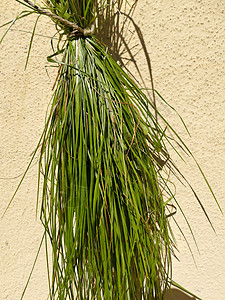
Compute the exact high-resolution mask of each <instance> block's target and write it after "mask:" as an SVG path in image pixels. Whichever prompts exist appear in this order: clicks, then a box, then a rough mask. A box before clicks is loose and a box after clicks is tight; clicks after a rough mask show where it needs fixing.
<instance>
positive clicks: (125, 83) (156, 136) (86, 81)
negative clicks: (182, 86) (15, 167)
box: [8, 0, 216, 300]
mask: <svg viewBox="0 0 225 300" xmlns="http://www.w3.org/2000/svg"><path fill="white" fill-rule="evenodd" d="M16 1H17V2H19V3H22V4H24V5H25V6H26V7H27V8H29V9H30V10H29V11H25V12H23V13H22V14H20V15H19V16H18V17H17V18H16V19H15V20H14V21H13V22H12V23H11V24H10V27H9V29H10V28H11V26H12V25H13V23H14V22H15V21H16V20H18V19H21V18H23V17H25V16H27V15H29V14H32V13H37V14H38V18H39V16H40V15H46V16H48V17H50V18H51V19H52V21H53V22H54V23H55V25H56V30H57V32H58V34H59V37H60V38H59V41H62V40H64V43H63V44H62V43H60V42H59V44H58V50H57V51H56V52H55V53H53V54H52V55H50V56H49V57H48V61H49V62H51V63H55V64H57V65H58V67H59V70H58V76H57V78H56V83H55V89H54V94H53V98H52V103H51V110H50V113H49V116H48V119H47V121H46V124H45V128H44V131H43V133H42V136H41V139H40V141H39V143H38V145H37V148H36V150H35V152H34V156H35V155H36V153H37V151H38V150H39V149H40V156H39V183H40V181H41V180H43V187H42V196H41V215H40V218H41V221H42V223H43V226H44V238H45V239H46V247H47V244H50V245H51V250H52V255H53V256H52V260H51V265H52V270H49V265H50V264H49V262H48V260H49V258H48V257H47V264H48V271H49V274H48V277H49V296H50V299H85V300H86V299H163V298H164V296H165V291H166V290H167V289H168V288H169V287H170V285H171V283H173V284H175V283H174V282H173V281H172V278H171V268H172V265H171V264H172V261H171V256H172V255H173V251H174V241H173V234H172V230H171V227H170V224H169V217H170V216H172V214H173V213H171V212H170V210H169V205H171V204H170V201H171V200H172V199H174V200H175V202H176V203H177V206H178V207H179V208H180V205H179V203H178V202H177V200H176V198H175V197H174V194H173V192H172V191H171V189H170V184H169V182H168V180H167V179H166V176H167V173H168V170H170V172H171V171H172V172H176V173H178V174H179V175H180V177H181V179H183V180H185V178H184V177H183V175H182V174H181V173H180V172H179V170H178V169H177V168H176V166H175V165H174V163H173V161H172V160H171V158H170V155H169V153H168V151H167V147H166V145H170V146H172V148H173V149H174V150H175V151H176V152H178V150H177V148H176V147H175V146H174V145H176V144H174V143H173V140H174V139H171V137H170V136H169V135H168V133H167V131H168V130H167V129H169V130H170V132H172V134H173V138H174V137H175V139H176V140H177V143H178V144H179V145H180V146H181V147H180V149H181V148H183V149H184V151H186V152H187V153H188V154H189V155H191V156H192V154H191V152H190V150H189V149H188V148H187V146H186V145H185V144H184V142H183V141H182V139H181V138H180V137H179V136H178V134H177V133H176V131H175V130H174V129H173V128H172V127H171V126H170V124H169V123H168V122H167V120H166V119H165V118H164V117H163V115H162V114H161V113H160V112H159V111H158V110H157V109H156V107H155V105H154V103H152V102H151V100H149V99H148V97H147V96H146V95H145V93H143V91H142V89H140V88H139V87H138V86H137V84H135V83H134V81H133V80H131V78H130V77H129V76H128V75H127V73H126V72H125V71H124V70H123V69H122V68H121V67H120V66H119V65H118V64H117V62H116V61H115V60H114V59H113V58H112V56H111V54H110V53H109V50H108V48H107V47H106V46H105V45H104V44H103V43H101V42H100V41H99V40H98V38H97V37H96V36H95V28H96V27H98V24H99V19H98V18H99V16H101V18H102V17H103V16H104V17H106V14H105V11H106V9H107V11H112V10H113V9H114V7H115V5H118V6H119V7H121V5H122V1H120V2H119V3H116V2H114V1H97V0H96V1H93V0H83V1H80V0H46V1H44V4H42V6H39V5H36V4H33V3H32V2H30V1H29V0H21V1H19V0H16ZM36 23H37V22H36ZM35 28H36V24H35ZM9 29H8V30H9ZM34 31H35V29H34ZM34 31H33V34H32V39H33V36H34ZM32 39H31V40H32ZM29 53H30V51H29ZM59 57H61V58H60V59H59ZM28 58H29V54H28ZM27 61H28V60H27ZM162 100H163V99H162ZM156 116H157V117H156ZM34 156H33V158H34ZM33 158H32V160H33ZM32 160H31V162H32ZM31 162H30V164H31ZM30 164H29V165H28V168H27V170H28V169H29V167H30ZM199 169H200V167H199ZM200 171H201V169H200ZM26 172H27V171H26ZM26 172H25V174H24V176H25V175H26ZM24 176H23V178H24ZM203 176H204V175H203ZM41 177H42V179H41ZM23 178H22V180H21V182H22V181H23ZM204 179H205V180H206V178H205V177H204ZM206 182H207V180H206ZM20 184H21V183H20ZM20 184H19V186H20ZM188 184H189V183H188ZM207 184H208V182H207ZM19 186H18V188H19ZM208 186H209V184H208ZM190 188H191V186H190ZM209 188H210V186H209ZM38 189H39V188H38ZM191 189H192V188H191ZM192 190H193V189H192ZM210 190H211V188H210ZM16 191H17V190H16ZM211 192H212V190H211ZM194 193H195V192H194ZM14 195H15V194H14ZM212 195H213V197H214V198H215V196H214V194H213V192H212ZM195 196H196V198H197V200H198V201H199V203H200V205H201V207H202V209H203V211H204V213H205V215H206V217H207V218H208V220H209V222H210V219H209V217H208V215H207V213H206V211H205V209H204V207H203V206H202V204H201V202H200V200H199V198H198V197H197V195H196V193H195ZM13 198H14V196H13ZM13 198H12V200H13ZM12 200H11V201H12ZM215 200H216V199H215ZM181 211H182V210H181ZM182 213H183V212H182ZM184 217H185V215H184ZM210 223H211V222H210ZM188 225H189V224H188Z"/></svg>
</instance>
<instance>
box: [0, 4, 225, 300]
mask: <svg viewBox="0 0 225 300" xmlns="http://www.w3.org/2000/svg"><path fill="white" fill-rule="evenodd" d="M0 4H1V10H0V25H1V24H3V23H4V22H6V21H8V20H11V19H12V18H13V17H14V16H16V15H17V13H18V12H20V11H21V10H22V8H21V6H20V5H19V4H17V3H16V2H15V1H14V0H9V1H6V0H0ZM224 9H225V8H224V2H223V1H218V0H217V1H216V0H188V1H187V0H173V1H168V0H155V1H152V0H139V1H138V4H137V8H136V10H135V13H134V16H133V20H134V21H135V22H136V23H137V25H138V26H139V27H140V28H141V30H142V33H143V37H144V41H145V45H146V47H147V50H148V52H149V55H150V58H151V62H152V68H153V76H154V82H155V87H156V89H157V90H158V91H159V92H160V93H161V94H162V95H163V96H164V97H165V98H166V100H167V101H168V102H169V103H170V104H171V105H173V106H174V107H175V108H176V109H177V111H178V112H179V113H180V114H181V115H182V117H183V118H184V120H185V122H186V124H187V126H188V128H189V131H190V133H191V138H190V137H189V136H188V134H187V133H186V132H185V130H184V129H183V127H182V124H181V122H180V121H179V119H178V117H177V116H176V114H174V113H172V111H168V108H166V107H165V105H162V104H160V102H159V100H158V102H157V105H158V107H159V108H160V109H161V110H163V111H164V113H165V115H166V116H167V118H168V119H169V121H170V122H171V123H172V125H174V126H176V128H177V130H178V132H179V133H180V134H181V135H182V136H183V138H184V140H185V142H186V143H187V144H188V146H189V147H190V149H191V150H192V152H193V153H194V155H195V157H196V159H197V160H198V162H199V163H200V165H201V167H202V169H203V171H204V172H205V174H206V175H207V178H208V180H209V182H210V183H211V186H212V188H213V190H214V192H215V194H216V196H217V198H218V200H219V202H220V205H221V207H222V209H223V210H224V211H225V200H224V194H225V185H224V179H225V117H224V116H225V76H224V75H225V12H224ZM34 20H35V19H34V17H29V18H27V19H24V20H22V21H19V22H18V24H17V25H16V26H15V27H14V29H17V30H14V31H11V32H9V33H8V35H7V37H6V38H5V40H4V42H3V43H2V45H1V46H0V141H1V144H0V145H1V146H0V191H1V193H0V213H1V214H2V212H3V211H4V209H5V207H6V206H7V204H8V202H9V200H10V198H11V196H12V194H13V191H14V190H15V188H16V187H17V185H18V183H19V180H20V178H21V177H18V176H19V175H21V174H22V173H23V172H24V170H25V168H26V166H27V164H28V162H29V159H30V157H31V154H32V151H33V150H34V149H35V146H36V144H37V142H38V139H39V137H40V134H41V131H42V128H43V124H44V117H45V111H46V108H47V105H48V103H49V100H50V97H51V88H52V86H53V83H54V78H55V72H56V70H54V69H52V68H48V69H47V71H48V73H49V76H48V74H47V72H46V68H45V67H46V66H47V65H48V64H47V62H46V56H47V55H49V54H50V53H51V48H50V39H49V38H46V37H40V36H39V37H38V36H36V37H35V40H34V43H33V48H32V53H31V58H30V63H29V66H28V68H27V70H26V71H24V65H25V61H26V54H27V51H28V47H29V39H30V34H29V33H24V32H20V31H18V30H28V31H32V27H33V25H34ZM129 29H130V31H131V32H128V33H127V34H131V33H132V32H134V29H133V27H132V26H131V25H130V26H129ZM37 32H38V33H40V34H42V35H49V36H51V34H52V33H53V32H54V28H53V27H52V26H51V25H50V24H49V23H48V20H47V19H46V18H45V17H43V18H41V19H40V22H39V24H38V28H37ZM3 33H4V28H0V36H2V35H3ZM130 46H135V47H134V48H132V49H133V50H132V51H133V54H135V59H136V61H137V63H138V66H139V67H140V70H141V73H142V76H143V78H144V81H145V83H146V85H147V86H148V85H149V74H148V68H147V64H146V60H145V56H144V53H143V51H141V46H140V43H139V41H138V38H137V35H136V34H134V37H133V38H132V39H131V41H130ZM128 67H129V68H131V70H132V71H133V72H134V73H135V74H136V75H137V76H138V74H137V70H136V69H135V68H134V65H133V63H130V64H128ZM175 161H176V163H177V164H178V166H179V167H180V168H181V169H182V171H183V172H184V173H185V174H186V176H187V178H188V180H189V181H190V182H191V184H192V185H193V187H194V188H195V190H196V191H197V192H198V194H199V197H200V198H201V199H202V202H203V204H204V205H205V208H206V209H207V212H208V214H209V216H210V218H211V220H212V222H213V225H214V227H215V230H216V234H215V233H214V232H213V231H212V229H211V227H210V226H209V224H208V223H207V221H206V218H205V217H204V215H203V213H202V212H201V209H200V207H199V205H198V203H197V202H196V200H195V198H194V196H193V195H192V194H191V192H190V191H189V190H188V189H185V188H184V187H183V186H182V185H181V184H179V183H178V184H177V198H178V199H179V202H180V204H181V205H182V208H183V210H184V212H185V214H186V215H187V217H188V220H189V221H190V224H191V226H192V228H193V231H194V234H195V237H196V240H197V243H198V246H199V251H200V254H199V253H198V251H197V249H196V247H195V245H194V242H193V240H192V238H191V235H190V232H189V230H188V228H187V225H186V224H185V222H184V220H183V218H182V216H181V214H180V213H177V215H176V218H177V220H178V221H179V224H180V226H181V227H182V230H183V231H184V233H185V234H186V236H187V238H188V241H189V243H190V246H191V248H192V251H193V255H194V258H195V262H196V265H195V263H194V261H193V259H192V256H191V254H190V251H189V249H188V247H187V245H186V243H185V241H184V239H183V237H182V235H181V234H180V233H179V232H178V231H177V230H176V229H175V233H176V238H177V246H178V249H179V251H180V253H178V257H179V259H180V262H178V261H176V260H174V271H173V276H174V280H175V281H178V282H179V283H180V284H182V285H184V286H185V287H186V288H187V289H189V290H191V291H192V292H194V293H196V294H198V295H199V296H200V297H202V298H203V299H205V300H223V299H224V298H225V296H224V286H225V251H224V249H225V220H224V216H222V215H221V214H220V212H219V210H218V208H217V207H216V205H215V202H214V201H213V199H212V197H211V195H210V193H209V190H208V189H207V186H206V184H205V183H204V181H203V179H202V177H201V174H200V172H199V171H198V169H197V167H196V166H195V164H194V163H193V161H192V160H191V159H187V162H188V164H185V163H183V162H181V161H179V160H178V159H177V158H176V157H175ZM36 162H37V160H36V161H35V163H34V164H33V165H32V168H31V170H30V171H29V173H28V175H27V177H26V179H25V180H24V182H23V185H22V186H21V188H20V190H19V191H18V194H17V196H16V197H15V199H14V201H13V203H12V205H11V206H10V208H9V210H8V211H7V213H6V215H5V216H4V218H3V219H0V299H1V300H2V299H7V300H14V299H19V298H20V296H21V293H22V290H23V287H24V286H25V283H26V280H27V277H28V273H29V271H30V269H31V266H32V263H33V261H34V258H35V254H36V252H37V249H38V246H39V242H40V239H41V237H42V226H41V224H40V222H39V219H38V218H37V219H36V218H35V209H36V187H37V176H36V174H37V163H36ZM47 290H48V286H47V275H46V266H45V254H44V248H43V249H42V250H41V254H40V257H39V259H38V262H37V265H36V268H35V270H34V273H33V276H32V278H31V281H30V284H29V286H28V289H27V293H26V295H25V297H24V299H27V300H29V299H34V300H42V299H47ZM178 300H179V299H178Z"/></svg>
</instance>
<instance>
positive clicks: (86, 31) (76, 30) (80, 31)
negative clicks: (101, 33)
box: [24, 0, 95, 39]
mask: <svg viewBox="0 0 225 300" xmlns="http://www.w3.org/2000/svg"><path fill="white" fill-rule="evenodd" d="M24 2H25V3H27V4H28V5H29V6H30V7H31V8H33V9H34V10H35V11H37V12H38V13H39V14H42V15H45V16H48V17H50V18H51V19H53V20H54V21H56V22H60V23H61V24H64V25H65V26H67V27H69V28H73V31H72V32H70V33H69V34H68V38H69V39H70V38H71V37H74V36H82V35H83V36H88V35H93V34H94V32H95V25H94V24H92V25H91V28H81V27H79V26H78V25H77V24H76V23H73V22H70V21H68V20H65V19H63V18H61V17H60V16H57V15H56V14H53V13H52V12H50V11H46V10H44V9H42V8H40V7H39V6H37V5H36V4H34V3H32V2H31V1H30V0H24Z"/></svg>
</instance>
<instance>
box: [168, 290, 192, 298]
mask: <svg viewBox="0 0 225 300" xmlns="http://www.w3.org/2000/svg"><path fill="white" fill-rule="evenodd" d="M195 299H196V298H194V297H192V296H189V295H187V294H186V293H184V292H182V291H180V290H177V289H169V290H168V291H166V297H165V300H195Z"/></svg>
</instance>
